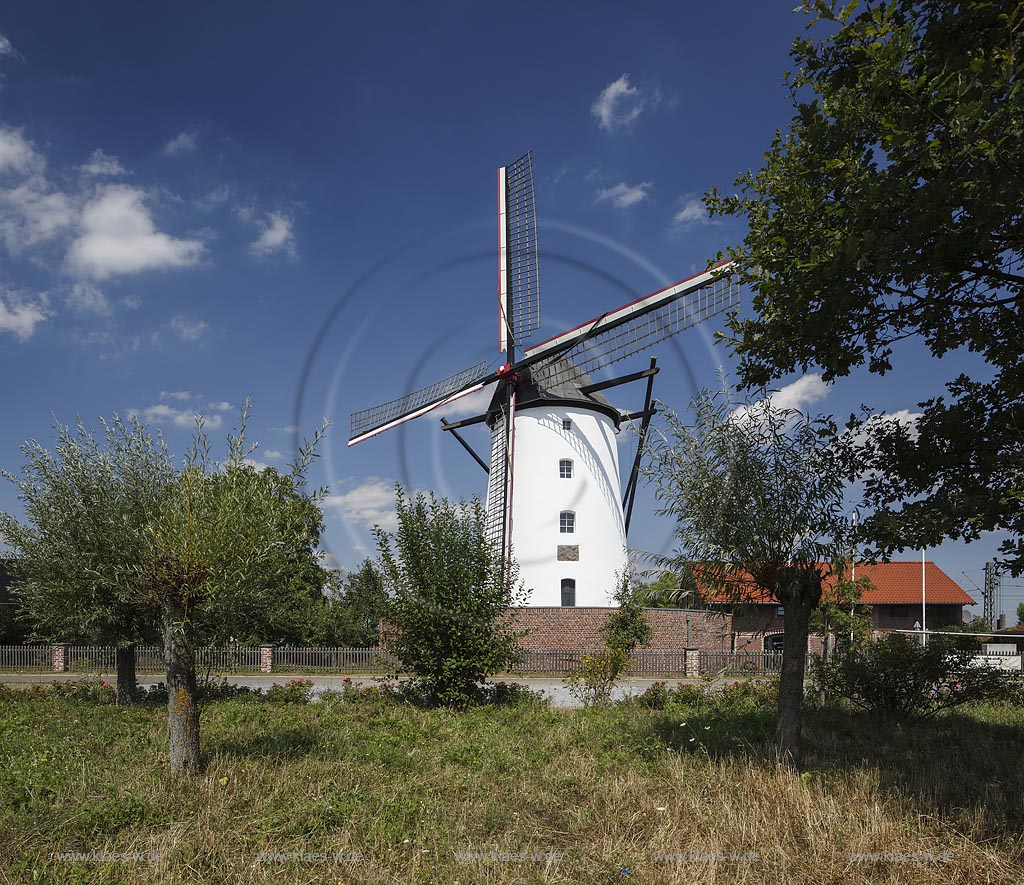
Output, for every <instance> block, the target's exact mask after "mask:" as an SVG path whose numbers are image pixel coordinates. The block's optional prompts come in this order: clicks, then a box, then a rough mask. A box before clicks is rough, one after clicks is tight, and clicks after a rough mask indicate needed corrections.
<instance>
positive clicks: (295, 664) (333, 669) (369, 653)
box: [274, 648, 392, 673]
mask: <svg viewBox="0 0 1024 885" xmlns="http://www.w3.org/2000/svg"><path fill="white" fill-rule="evenodd" d="M391 666H392V660H391V659H390V658H389V657H388V656H387V655H386V654H384V653H383V652H382V651H381V650H380V649H376V648H275V649H274V672H279V673H381V672H384V671H387V670H388V669H389V668H391Z"/></svg>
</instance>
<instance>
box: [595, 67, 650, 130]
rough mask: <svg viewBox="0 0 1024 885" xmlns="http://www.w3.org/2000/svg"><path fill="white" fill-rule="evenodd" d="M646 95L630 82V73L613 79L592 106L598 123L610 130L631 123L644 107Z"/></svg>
mask: <svg viewBox="0 0 1024 885" xmlns="http://www.w3.org/2000/svg"><path fill="white" fill-rule="evenodd" d="M644 103H645V101H644V96H643V94H642V93H641V91H640V90H639V89H638V88H637V87H636V86H631V85H630V83H629V74H623V75H622V76H621V77H619V79H618V80H613V81H612V82H611V83H609V84H608V85H607V86H605V87H604V89H602V90H601V94H600V95H599V96H598V97H597V98H596V99H595V100H594V103H593V104H592V105H591V106H590V111H591V113H592V114H593V115H594V116H595V117H597V119H598V125H600V127H601V128H602V129H605V130H607V131H609V132H611V131H613V130H615V129H621V128H623V127H624V126H629V125H631V124H632V123H633V122H634V121H635V120H636V118H637V117H639V116H640V114H641V112H642V111H643V109H644Z"/></svg>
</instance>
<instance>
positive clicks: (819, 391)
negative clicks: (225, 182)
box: [733, 373, 829, 421]
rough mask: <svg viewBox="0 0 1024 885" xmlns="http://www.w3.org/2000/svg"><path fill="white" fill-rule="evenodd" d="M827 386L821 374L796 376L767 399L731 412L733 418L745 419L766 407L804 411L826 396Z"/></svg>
mask: <svg viewBox="0 0 1024 885" xmlns="http://www.w3.org/2000/svg"><path fill="white" fill-rule="evenodd" d="M828 392H829V386H828V385H827V384H826V383H825V382H824V381H822V380H821V375H819V374H817V373H814V374H811V375H804V376H803V377H801V378H797V380H796V381H794V382H792V383H791V384H787V385H786V386H785V387H781V388H779V389H778V390H776V391H774V392H773V393H771V394H770V395H769V396H768V398H767V399H764V400H761V402H758V403H754V404H752V405H749V406H740V407H739V408H737V409H736V410H735V411H734V412H733V419H734V420H737V421H745V420H747V419H748V418H750V417H753V416H756V415H757V413H758V412H759V411H762V410H763V409H764V408H766V407H770V408H772V409H775V410H779V411H782V410H792V411H796V412H806V409H807V407H808V406H810V405H813V404H814V403H816V402H819V401H820V400H822V399H824V398H825V397H826V396H828Z"/></svg>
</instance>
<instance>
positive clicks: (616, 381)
mask: <svg viewBox="0 0 1024 885" xmlns="http://www.w3.org/2000/svg"><path fill="white" fill-rule="evenodd" d="M651 362H652V363H654V362H656V360H653V359H652V360H651ZM660 371H661V369H658V368H656V367H654V366H653V365H652V366H651V368H649V369H644V370H643V371H642V372H633V373H631V374H629V375H622V376H621V377H619V378H610V379H609V380H607V381H598V382H596V383H594V384H584V385H583V386H582V387H581V388H580V391H581V392H582V393H597V391H599V390H607V389H608V388H609V387H618V386H619V385H620V384H629V383H630V382H631V381H639V380H640V379H641V378H649V377H651V376H652V375H657V374H658V372H660Z"/></svg>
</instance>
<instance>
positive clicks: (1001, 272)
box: [706, 0, 1024, 574]
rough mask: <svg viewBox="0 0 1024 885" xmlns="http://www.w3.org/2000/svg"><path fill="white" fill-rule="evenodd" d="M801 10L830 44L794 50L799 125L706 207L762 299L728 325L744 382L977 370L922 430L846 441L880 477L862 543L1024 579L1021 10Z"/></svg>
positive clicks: (872, 428)
mask: <svg viewBox="0 0 1024 885" xmlns="http://www.w3.org/2000/svg"><path fill="white" fill-rule="evenodd" d="M802 9H803V11H804V12H805V13H808V14H809V15H811V16H812V17H813V19H812V24H813V25H814V26H815V27H816V28H818V29H819V30H820V31H821V32H822V37H821V39H819V40H818V41H817V42H814V41H813V40H811V39H808V38H801V39H798V40H797V41H796V42H795V43H794V44H793V48H792V50H791V56H792V58H793V62H794V64H793V68H792V70H791V72H790V73H788V74H787V75H786V80H787V83H788V85H789V88H790V92H791V94H792V96H793V102H794V105H795V110H796V114H795V116H794V117H793V119H792V121H791V122H790V124H789V127H788V129H787V130H786V131H783V132H780V133H779V134H778V135H777V136H776V138H775V140H774V142H773V143H772V145H771V148H770V150H769V151H768V152H767V154H766V155H765V159H764V165H763V166H762V168H761V169H760V170H758V171H756V172H748V173H746V174H744V175H742V176H741V177H740V178H739V180H738V181H737V182H736V183H737V185H738V186H739V188H740V192H739V193H738V194H735V195H723V194H719V193H717V192H715V191H711V192H710V193H709V194H708V195H707V197H706V203H707V206H708V208H709V210H710V211H711V212H712V213H713V214H723V215H737V216H742V217H743V218H744V219H745V221H746V223H747V228H748V233H747V235H746V237H745V239H744V241H743V243H742V245H741V246H738V247H736V248H734V249H731V250H729V252H730V254H731V255H732V256H733V257H734V258H736V261H737V269H738V272H739V274H740V277H741V279H742V280H743V282H745V283H746V284H748V285H749V287H750V288H751V289H752V290H753V292H754V297H753V304H752V306H753V308H754V315H753V316H752V317H750V318H746V319H739V318H736V319H734V320H733V323H732V329H733V333H734V337H733V338H732V339H731V343H732V346H733V347H734V348H735V350H736V352H737V353H738V354H739V356H740V357H741V363H740V377H741V380H742V382H743V383H744V384H746V385H763V384H768V383H770V382H771V381H772V380H773V379H775V378H779V377H781V376H782V375H784V374H786V373H788V372H790V371H792V370H794V369H796V368H802V369H804V370H807V369H808V368H810V367H811V366H818V367H820V369H821V370H822V374H823V377H824V378H825V380H830V379H832V378H836V377H841V376H844V375H847V374H849V373H850V372H851V371H852V370H853V369H855V368H857V367H859V366H862V365H865V364H866V366H867V368H868V369H869V371H871V372H876V373H879V374H884V373H885V372H887V371H888V370H889V369H890V368H891V367H892V361H891V360H892V356H893V353H894V348H895V346H896V344H897V343H898V342H900V341H902V340H904V339H907V338H911V337H914V338H917V339H919V340H921V341H922V342H923V343H924V345H925V346H927V347H928V349H929V350H930V352H931V354H932V356H933V357H936V358H938V357H942V356H943V355H945V354H947V353H950V352H952V351H954V350H959V351H960V352H961V353H965V352H967V351H970V352H972V353H974V354H977V355H978V360H977V363H976V368H973V369H969V370H968V371H965V372H963V373H960V370H959V368H958V374H957V377H955V378H952V379H951V380H949V381H948V383H947V389H948V391H949V396H948V397H938V398H935V399H931V400H928V401H927V402H923V403H920V404H919V405H920V407H921V411H922V414H921V416H920V417H919V418H918V419H917V420H916V423H915V425H914V427H913V429H912V430H911V429H910V428H908V427H907V425H906V423H905V422H900V421H894V420H878V418H879V416H875V419H874V420H867V421H865V422H863V423H862V424H861V426H860V428H859V432H858V433H856V434H851V440H855V441H856V443H857V444H856V448H857V449H859V454H860V456H861V457H862V458H867V459H869V466H870V467H871V468H872V470H871V472H870V473H869V474H868V475H867V482H866V484H865V487H866V491H865V505H866V506H867V507H869V508H872V509H873V510H874V513H873V515H871V516H870V517H869V518H868V519H867V520H866V521H865V522H864V523H863V528H864V533H865V536H866V537H867V538H868V539H871V540H872V541H873V544H874V547H875V549H876V551H877V552H879V553H882V554H888V553H890V552H892V551H894V550H900V549H904V548H907V547H910V548H920V547H922V546H925V545H928V546H931V545H934V544H936V543H939V542H940V541H941V540H942V538H943V537H946V536H949V537H957V538H965V539H974V538H977V537H979V535H980V534H981V533H982V532H985V531H990V530H1002V531H1006V532H1008V533H1009V534H1010V535H1011V537H1010V539H1008V540H1007V541H1006V542H1005V543H1004V544H1003V546H1002V548H1001V549H1002V552H1003V553H1004V554H1005V555H1006V557H1007V559H1008V562H1009V565H1010V567H1011V569H1012V570H1013V571H1014V573H1015V574H1016V573H1020V571H1021V570H1022V569H1024V541H1022V540H1021V538H1022V535H1024V507H1022V506H1021V505H1022V502H1024V482H1022V476H1024V469H1022V468H1024V432H1022V428H1024V387H1022V385H1021V381H1020V378H1021V371H1022V368H1024V363H1022V356H1021V355H1022V349H1021V347H1020V341H1021V339H1022V337H1024V312H1022V311H1021V309H1020V308H1021V300H1022V298H1024V273H1022V272H1021V268H1022V265H1024V212H1022V211H1021V206H1024V101H1022V99H1021V82H1022V80H1024V5H1021V4H1020V3H1016V2H1003V0H929V2H921V0H884V2H882V0H861V2H856V0H855V2H850V3H847V2H846V0H807V2H805V3H804V4H803V5H802ZM960 366H961V367H962V366H963V362H962V361H961V363H960ZM935 371H937V372H938V371H941V366H940V364H939V363H937V362H936V364H935ZM858 466H862V465H861V464H860V463H859V462H858Z"/></svg>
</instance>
